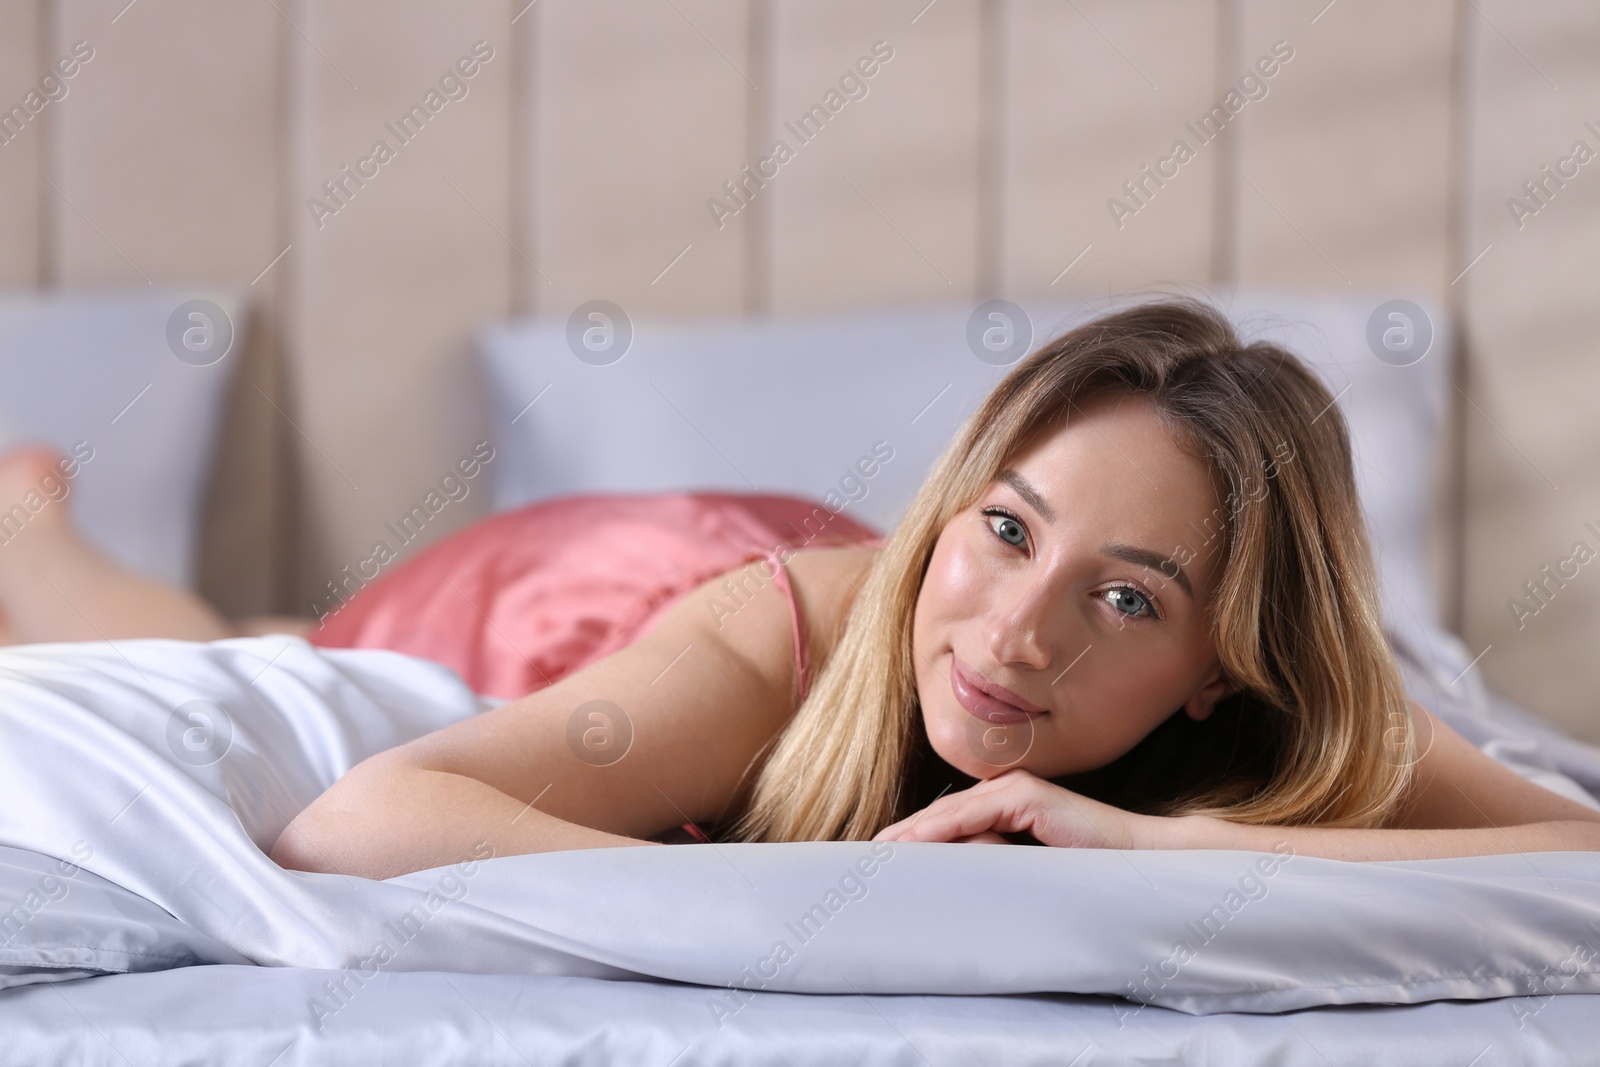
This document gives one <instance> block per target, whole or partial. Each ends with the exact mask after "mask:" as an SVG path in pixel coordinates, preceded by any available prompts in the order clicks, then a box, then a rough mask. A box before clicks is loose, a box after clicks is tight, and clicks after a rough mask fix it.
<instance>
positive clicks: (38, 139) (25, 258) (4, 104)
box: [0, 0, 72, 288]
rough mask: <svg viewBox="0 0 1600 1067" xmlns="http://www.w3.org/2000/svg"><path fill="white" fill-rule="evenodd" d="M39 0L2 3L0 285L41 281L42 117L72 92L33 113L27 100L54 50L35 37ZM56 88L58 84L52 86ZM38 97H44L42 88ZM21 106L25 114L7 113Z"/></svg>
mask: <svg viewBox="0 0 1600 1067" xmlns="http://www.w3.org/2000/svg"><path fill="white" fill-rule="evenodd" d="M42 14H43V4H42V2H40V0H12V2H10V3H6V4H0V119H10V121H9V122H8V123H7V125H6V128H5V130H4V132H3V133H0V204H8V205H11V210H7V211H0V286H17V287H21V288H32V287H33V286H35V285H37V284H39V282H40V281H41V279H40V278H39V241H40V216H39V211H38V207H37V205H38V204H39V192H40V190H41V189H43V188H45V186H44V181H43V170H42V169H41V167H42V161H43V159H44V155H43V147H44V143H45V141H44V129H43V128H42V124H43V123H51V122H55V121H56V120H57V119H59V118H60V112H61V110H62V109H63V108H64V107H65V106H66V102H67V101H68V100H70V99H71V98H72V96H71V86H70V84H69V86H68V94H67V96H66V97H65V98H63V99H62V100H61V101H60V102H56V103H47V104H45V105H44V106H43V108H42V109H41V110H40V112H39V113H38V114H37V115H34V114H32V113H31V112H29V111H28V108H27V106H26V103H25V101H26V100H27V96H28V93H29V91H30V90H33V91H37V90H38V89H39V79H40V78H41V77H42V76H43V75H44V74H45V73H46V72H47V71H48V70H49V67H48V64H50V63H53V62H54V59H55V57H54V56H48V57H46V56H41V55H40V53H39V43H40V37H41V35H42V34H41V30H42V27H41V25H40V23H41V18H42ZM54 91H55V92H57V93H59V92H60V90H59V89H57V90H54ZM40 98H41V99H47V98H46V97H44V94H43V93H41V94H40ZM15 107H22V109H23V111H24V113H26V114H27V115H28V117H27V118H25V119H15V118H10V116H9V114H8V113H9V112H10V111H11V109H12V108H15Z"/></svg>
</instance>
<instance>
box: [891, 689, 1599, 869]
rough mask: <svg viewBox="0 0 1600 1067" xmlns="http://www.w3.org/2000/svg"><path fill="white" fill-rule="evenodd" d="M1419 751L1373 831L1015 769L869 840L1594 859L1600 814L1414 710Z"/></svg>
mask: <svg viewBox="0 0 1600 1067" xmlns="http://www.w3.org/2000/svg"><path fill="white" fill-rule="evenodd" d="M1411 706H1412V709H1413V714H1414V716H1415V721H1416V723H1417V729H1418V735H1419V740H1418V748H1419V749H1421V750H1422V755H1421V756H1420V757H1419V759H1418V762H1417V765H1416V767H1415V768H1414V771H1413V778H1412V781H1411V785H1410V787H1409V789H1408V791H1407V793H1406V795H1405V796H1404V797H1403V798H1402V801H1401V805H1400V808H1399V812H1398V815H1397V818H1396V820H1395V825H1394V827H1392V828H1385V829H1378V830H1356V829H1347V828H1342V827H1330V826H1256V825H1251V824H1247V823H1236V822H1230V821H1228V820H1225V819H1217V818H1213V817H1211V816H1207V815H1185V816H1179V817H1176V818H1163V817H1160V816H1154V815H1138V814H1134V813H1132V812H1127V811H1123V810H1122V809H1120V808H1116V807H1112V806H1111V805H1109V804H1103V803H1101V802H1099V801H1097V800H1092V799H1090V798H1089V797H1086V796H1082V795H1080V794H1078V793H1074V792H1072V791H1070V790H1067V789H1063V788H1061V787H1060V786H1058V785H1056V784H1055V783H1053V782H1048V781H1045V780H1044V779H1042V778H1038V777H1036V776H1034V775H1032V774H1029V773H1028V772H1026V771H1024V770H1021V769H1013V770H1009V771H1006V772H1005V773H1003V774H999V775H996V776H995V777H993V778H990V779H988V780H987V781H984V782H980V783H978V784H977V785H975V786H973V787H972V788H970V789H966V790H963V791H962V792H960V793H951V794H948V795H946V796H943V797H940V798H939V799H938V800H936V801H934V802H933V803H932V804H929V805H928V806H927V807H926V808H924V809H923V810H922V811H919V812H917V813H916V814H914V815H912V816H910V817H909V818H906V819H902V820H901V821H900V822H897V823H895V824H893V825H891V826H886V827H884V829H883V830H881V831H880V832H879V833H878V834H877V836H876V837H875V838H874V840H888V841H973V842H980V843H995V844H998V843H1005V842H1006V838H1005V837H1003V836H1001V835H1003V834H1006V833H1014V832H1025V833H1028V834H1030V835H1031V836H1033V837H1034V838H1035V839H1036V840H1038V841H1040V842H1042V843H1044V844H1046V845H1055V846H1060V847H1073V848H1118V849H1137V848H1168V849H1178V848H1230V849H1240V850H1244V851H1254V852H1271V851H1275V850H1276V848H1277V846H1279V845H1282V844H1285V843H1286V844H1287V845H1288V846H1289V847H1290V848H1292V849H1293V850H1294V851H1295V853H1296V854H1298V855H1303V856H1323V857H1326V858H1329V859H1341V860H1393V859H1427V858H1434V857H1444V856H1483V855H1496V854H1501V853H1511V852H1566V851H1591V850H1593V851H1600V811H1596V810H1594V809H1593V808H1589V807H1585V806H1584V805H1582V804H1579V803H1577V802H1576V801H1573V800H1569V799H1567V798H1566V797H1563V796H1558V795H1557V794H1555V793H1552V792H1550V790H1548V789H1545V788H1544V787H1542V786H1540V785H1537V784H1536V783H1534V782H1531V781H1529V780H1528V779H1526V778H1524V777H1523V776H1522V775H1520V774H1517V773H1516V772H1515V771H1513V770H1511V769H1509V768H1507V767H1505V766H1503V765H1501V764H1499V763H1497V762H1496V761H1494V760H1493V759H1491V758H1490V757H1489V756H1487V755H1485V754H1484V753H1483V752H1482V751H1481V750H1480V749H1478V748H1477V746H1475V745H1473V744H1472V743H1471V742H1469V741H1468V740H1467V739H1466V738H1464V737H1462V736H1461V735H1460V734H1459V733H1457V732H1456V731H1454V730H1452V729H1451V728H1450V727H1448V726H1446V725H1445V724H1444V723H1442V722H1440V721H1439V720H1438V719H1437V718H1436V717H1434V716H1433V715H1432V714H1431V713H1430V712H1428V711H1427V710H1426V709H1424V708H1423V707H1422V706H1421V705H1419V704H1416V703H1412V705H1411Z"/></svg>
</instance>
